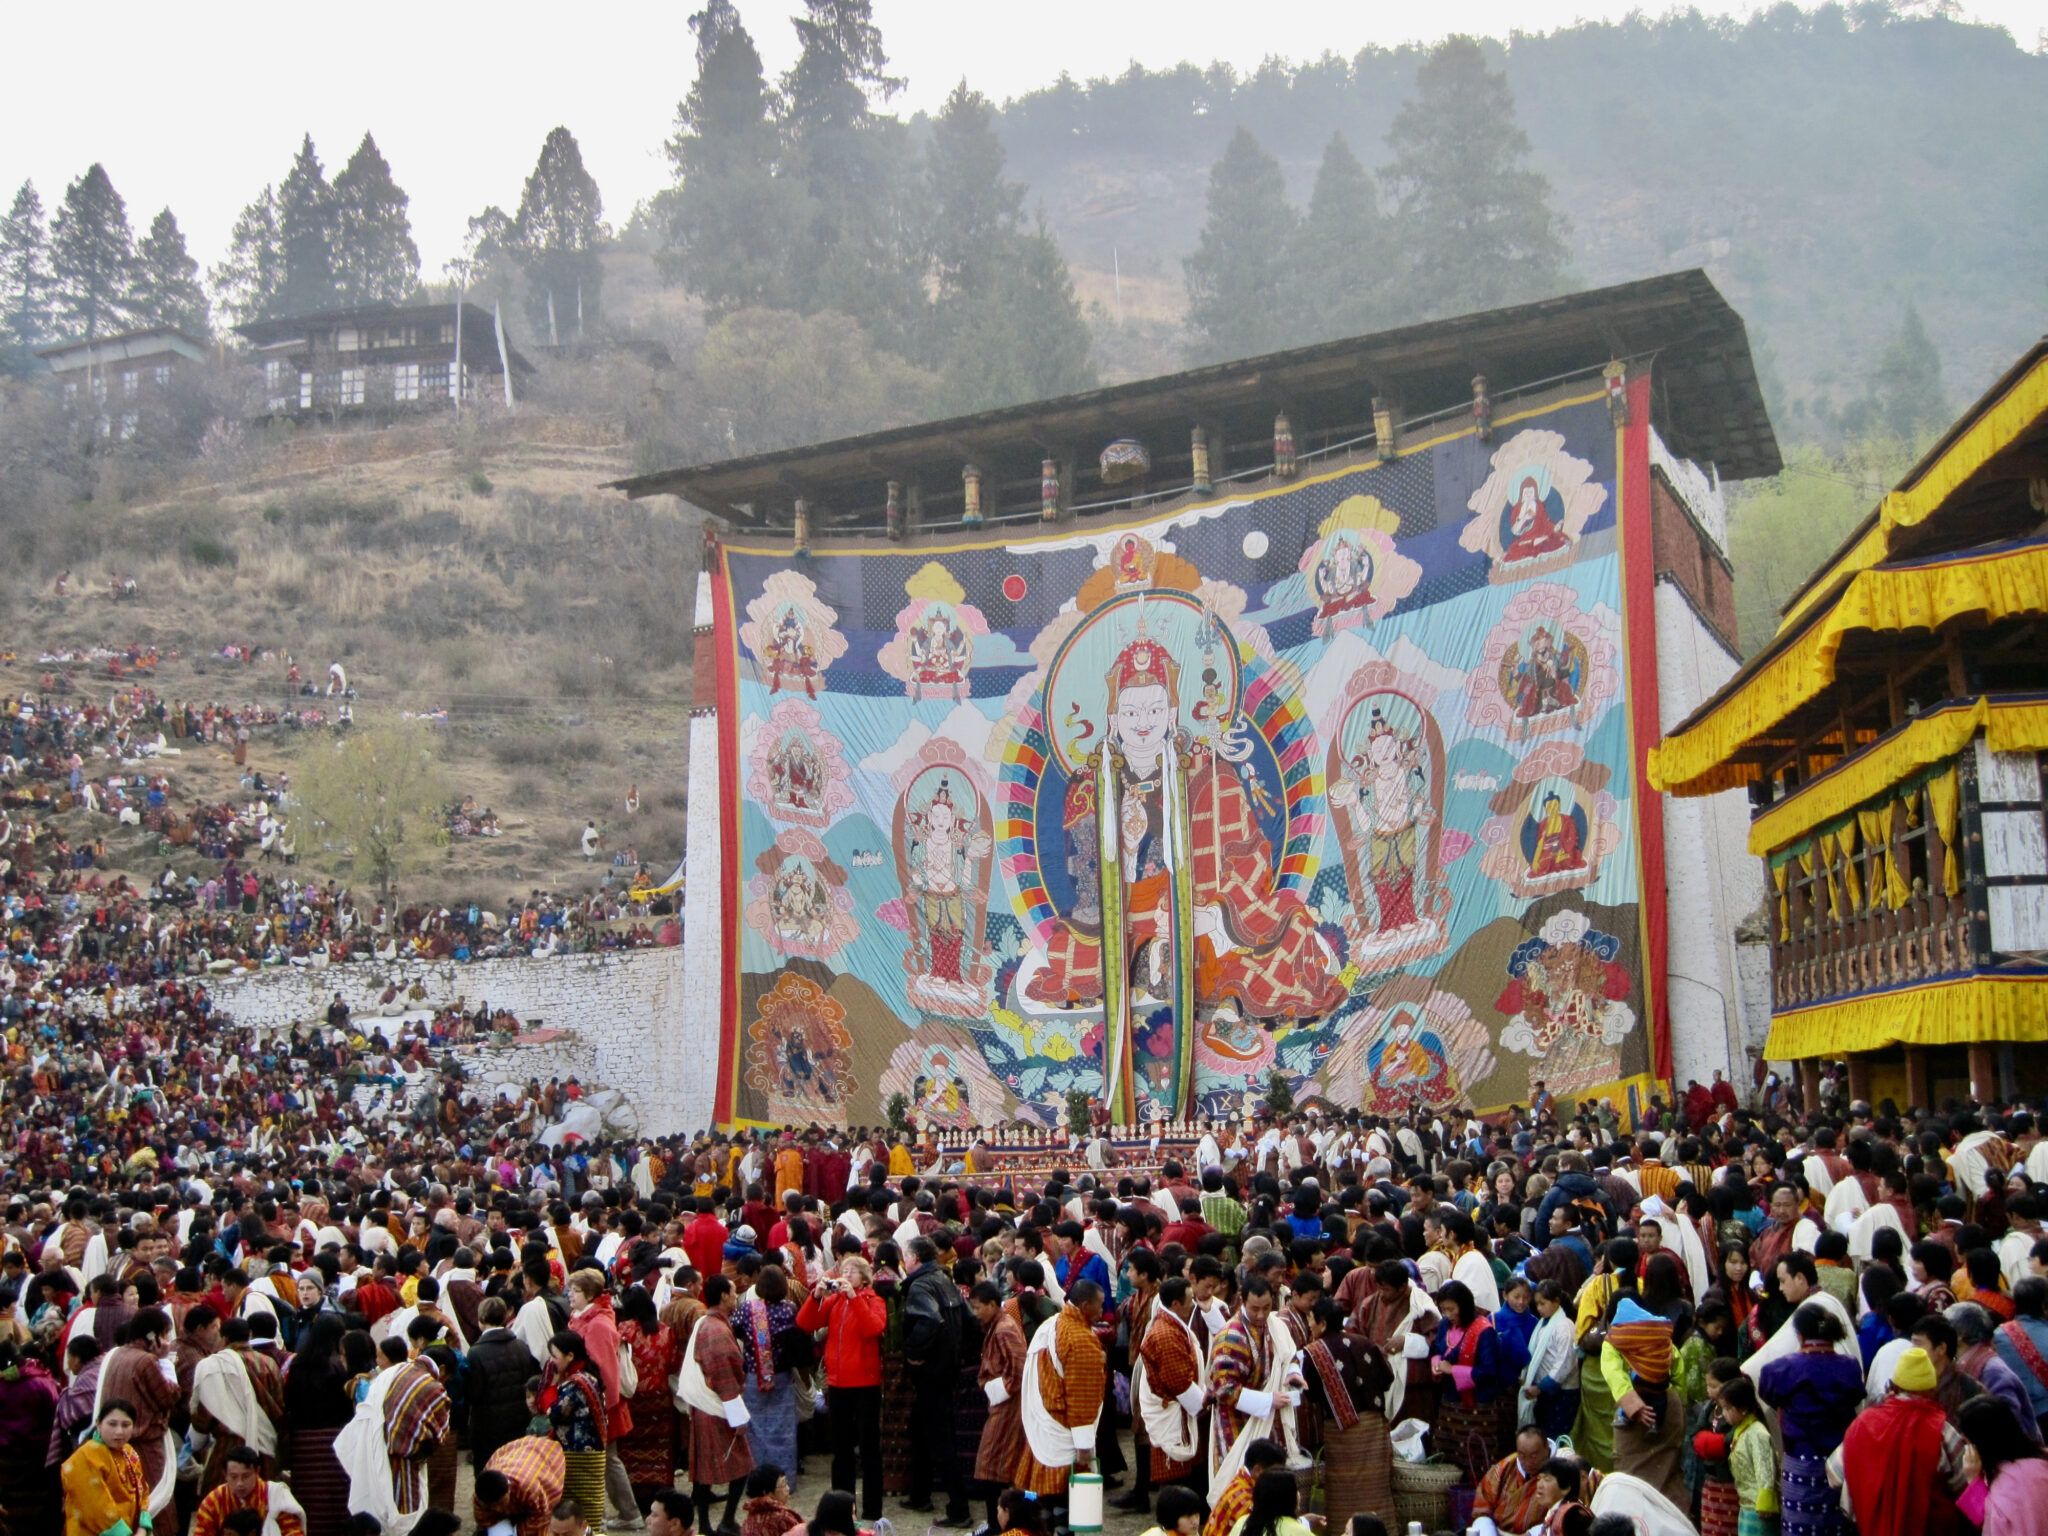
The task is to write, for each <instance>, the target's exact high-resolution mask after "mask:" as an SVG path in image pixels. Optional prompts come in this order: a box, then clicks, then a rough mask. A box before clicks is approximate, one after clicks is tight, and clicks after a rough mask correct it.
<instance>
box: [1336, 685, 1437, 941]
mask: <svg viewBox="0 0 2048 1536" xmlns="http://www.w3.org/2000/svg"><path fill="white" fill-rule="evenodd" d="M1351 769H1352V773H1353V776H1354V782H1355V783H1356V784H1357V786H1358V787H1357V794H1358V801H1359V807H1360V809H1361V810H1363V811H1364V812H1365V816H1366V828H1367V830H1366V872H1367V878H1368V879H1369V880H1370V881H1371V883H1372V893H1373V904H1374V906H1375V907H1376V908H1377V909H1378V921H1377V922H1376V924H1375V925H1374V926H1375V931H1376V932H1378V933H1380V934H1382V935H1394V934H1399V933H1403V932H1406V931H1408V930H1410V929H1414V928H1417V927H1419V926H1421V924H1422V917H1421V914H1420V913H1419V912H1417V910H1416V907H1415V877H1416V871H1417V870H1418V868H1419V867H1420V864H1421V855H1422V848H1423V844H1424V839H1425V835H1426V832H1427V828H1428V823H1429V821H1430V819H1431V817H1432V815H1433V812H1432V810H1431V808H1430V804H1429V796H1428V794H1427V793H1426V791H1425V790H1424V787H1423V775H1422V770H1421V767H1420V765H1419V764H1418V763H1417V762H1416V749H1415V743H1414V742H1413V741H1412V740H1410V739H1409V738H1407V737H1404V736H1402V735H1401V733H1400V732H1399V731H1397V730H1395V729H1394V728H1393V727H1392V726H1391V725H1389V724H1388V723H1387V719H1386V716H1385V715H1383V714H1382V713H1381V712H1380V711H1379V710H1378V709H1375V710H1373V712H1372V723H1371V726H1370V727H1369V728H1368V730H1367V732H1366V738H1365V751H1364V752H1363V753H1362V754H1359V755H1357V756H1354V757H1353V758H1352V760H1351Z"/></svg>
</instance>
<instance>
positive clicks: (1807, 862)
mask: <svg viewBox="0 0 2048 1536" xmlns="http://www.w3.org/2000/svg"><path fill="white" fill-rule="evenodd" d="M1793 857H1794V858H1796V859H1797V860H1798V861H1799V873H1801V874H1802V875H1804V876H1806V926H1807V927H1809V928H1811V927H1813V926H1814V913H1813V898H1814V889H1813V844H1812V843H1808V844H1807V845H1806V847H1805V848H1804V849H1802V850H1801V851H1800V852H1798V853H1796V854H1794V855H1793Z"/></svg>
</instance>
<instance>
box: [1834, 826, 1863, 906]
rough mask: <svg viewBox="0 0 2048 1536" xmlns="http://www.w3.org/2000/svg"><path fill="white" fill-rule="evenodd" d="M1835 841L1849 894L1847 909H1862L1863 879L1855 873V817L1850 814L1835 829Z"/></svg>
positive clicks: (1844, 883)
mask: <svg viewBox="0 0 2048 1536" xmlns="http://www.w3.org/2000/svg"><path fill="white" fill-rule="evenodd" d="M1835 841H1836V842H1837V843H1839V844H1840V845H1841V849H1842V884H1843V886H1844V888H1845V889H1846V890H1847V893H1848V896H1849V910H1850V911H1851V912H1861V911H1862V910H1863V881H1862V880H1861V879H1860V878H1858V876H1857V873H1856V818H1855V817H1854V816H1851V817H1850V818H1849V819H1848V820H1847V821H1845V822H1843V823H1842V824H1841V825H1840V826H1839V827H1837V828H1836V829H1835Z"/></svg>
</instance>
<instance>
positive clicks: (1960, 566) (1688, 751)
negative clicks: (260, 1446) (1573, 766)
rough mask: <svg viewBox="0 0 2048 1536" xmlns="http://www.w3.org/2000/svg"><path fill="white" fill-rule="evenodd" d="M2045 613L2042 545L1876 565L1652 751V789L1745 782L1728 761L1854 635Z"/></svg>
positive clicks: (2047, 579)
mask: <svg viewBox="0 0 2048 1536" xmlns="http://www.w3.org/2000/svg"><path fill="white" fill-rule="evenodd" d="M2044 612H2048V541H2036V542H2033V543H2028V544H2023V545H2020V546H2018V547H2017V548H2006V549H1999V550H1995V551H1990V552H1987V553H1983V554H1976V555H1963V556H1958V557H1955V558H1952V559H1947V560H1937V561H1929V562H1926V563H1924V564H1918V565H1909V566H1899V567H1886V566H1878V567H1875V568H1873V569H1871V570H1867V571H1864V572H1862V573H1860V574H1859V575H1857V576H1856V577H1855V579H1854V580H1852V581H1851V582H1850V583H1849V584H1848V586H1846V587H1845V588H1843V590H1842V595H1841V596H1840V597H1839V598H1838V599H1837V600H1836V601H1835V603H1834V604H1833V606H1831V607H1830V608H1829V609H1828V610H1827V611H1826V612H1825V613H1822V614H1820V615H1819V616H1818V617H1816V618H1815V619H1814V620H1813V621H1812V623H1810V624H1809V625H1808V626H1807V627H1806V629H1805V630H1804V631H1803V632H1802V633H1800V634H1798V635H1797V636H1795V637H1794V638H1792V639H1791V640H1789V641H1787V642H1786V643H1785V645H1784V649H1783V650H1781V651H1779V652H1778V654H1776V655H1775V656H1773V657H1771V658H1770V659H1769V660H1768V661H1767V662H1765V663H1764V665H1763V666H1762V667H1760V668H1759V669H1758V670H1757V671H1756V673H1755V674H1754V675H1752V676H1751V677H1750V678H1749V679H1748V680H1747V681H1746V682H1744V683H1743V684H1742V686H1741V687H1739V688H1737V689H1736V690H1735V691H1734V692H1733V693H1731V694H1729V695H1728V696H1727V697H1726V698H1724V699H1723V700H1722V701H1721V703H1720V704H1719V705H1718V706H1717V707H1716V708H1715V710H1714V712H1713V713H1712V714H1710V715H1708V716H1707V717H1706V719H1704V720H1702V721H1701V722H1700V723H1699V724H1698V725H1695V726H1694V727H1692V729H1690V730H1688V731H1685V732H1682V733H1681V734H1679V735H1676V736H1668V737H1666V738H1665V739H1664V740H1663V741H1662V742H1660V743H1659V744H1658V745H1657V746H1655V747H1653V748H1652V749H1651V751H1650V784H1651V787H1652V788H1654V789H1659V790H1663V791H1665V792H1667V793H1670V794H1677V795H1693V794H1709V793H1712V792H1714V791H1715V790H1718V789H1724V788H1729V787H1731V784H1730V783H1729V782H1724V781H1727V780H1730V779H1731V778H1732V780H1733V782H1737V783H1746V782H1749V781H1751V780H1753V779H1755V778H1756V777H1757V774H1756V773H1755V772H1754V771H1750V772H1746V773H1739V774H1734V775H1731V774H1726V773H1717V772H1716V770H1717V769H1724V768H1732V767H1733V766H1734V765H1730V764H1729V763H1728V758H1729V757H1731V756H1732V755H1733V754H1734V753H1735V752H1737V751H1738V750H1740V749H1741V747H1742V746H1743V745H1744V744H1745V743H1747V742H1748V741H1750V740H1751V739H1752V738H1753V737H1756V736H1759V735H1762V734H1763V733H1764V732H1766V731H1768V730H1769V729H1770V728H1771V727H1772V726H1774V725H1776V724H1777V723H1778V722H1779V721H1781V720H1783V719H1784V718H1785V717H1786V716H1787V715H1789V714H1791V713H1792V712H1793V711H1794V710H1795V709H1797V708H1799V706H1800V705H1802V704H1804V703H1806V702H1807V701H1808V700H1810V699H1812V698H1814V697H1816V696H1818V695H1819V694H1820V693H1821V692H1822V691H1823V690H1824V689H1826V688H1827V687H1828V685H1829V684H1830V683H1832V682H1833V681H1834V675H1835V656H1836V653H1837V652H1839V651H1840V649H1841V646H1842V641H1843V639H1844V637H1846V636H1847V635H1848V634H1849V633H1850V632H1851V631H1853V630H1859V629H1869V630H1880V631H1893V630H1906V629H1929V630H1931V629H1936V628H1939V627H1940V626H1941V625H1943V624H1945V623H1947V622H1948V621H1949V620H1950V619H1953V618H1956V617H1958V616H1960V615H1962V614H1966V613H1982V614H1984V615H1985V616H1986V617H1987V618H1989V619H1994V620H1996V619H2002V618H2008V617H2011V616H2013V615H2016V614H2024V613H2044Z"/></svg>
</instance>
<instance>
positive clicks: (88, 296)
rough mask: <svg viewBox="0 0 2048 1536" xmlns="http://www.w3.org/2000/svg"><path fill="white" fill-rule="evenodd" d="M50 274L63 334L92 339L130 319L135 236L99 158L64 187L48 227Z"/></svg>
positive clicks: (104, 334) (76, 338)
mask: <svg viewBox="0 0 2048 1536" xmlns="http://www.w3.org/2000/svg"><path fill="white" fill-rule="evenodd" d="M50 276H51V279H52V291H53V292H54V293H55V295H56V300H57V323H58V326H59V328H60V330H61V331H62V332H63V333H64V334H65V335H66V336H67V337H69V338H71V339H73V340H91V339H92V338H93V337H95V336H106V335H110V334H112V333H113V332H116V331H119V330H121V329H122V328H124V327H125V326H126V325H127V324H128V321H129V318H130V312H129V297H130V294H131V292H132V290H133V288H134V285H135V237H134V236H133V235H132V234H131V233H130V232H129V229H128V209H127V206H126V205H125V204H124V203H122V201H121V194H120V193H118V192H116V191H115V190H114V184H113V182H112V181H110V180H109V179H108V177H107V173H106V169H105V168H104V167H103V166H101V165H100V164H98V162H94V164H93V165H92V166H91V167H90V168H88V169H87V171H86V173H85V174H84V175H83V176H81V177H79V178H78V180H76V181H74V182H72V183H71V185H70V186H68V187H66V188H65V189H64V202H63V206H61V207H60V208H59V209H58V210H57V217H56V220H55V222H53V223H52V224H51V226H50Z"/></svg>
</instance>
